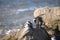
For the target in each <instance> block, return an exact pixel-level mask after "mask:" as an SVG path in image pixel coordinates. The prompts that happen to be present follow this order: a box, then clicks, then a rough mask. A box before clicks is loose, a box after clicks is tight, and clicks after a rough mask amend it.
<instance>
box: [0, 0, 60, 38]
mask: <svg viewBox="0 0 60 40" xmlns="http://www.w3.org/2000/svg"><path fill="white" fill-rule="evenodd" d="M54 6H60V0H0V38H1V37H3V36H5V35H8V34H10V33H12V32H15V31H16V30H19V29H20V28H22V27H23V25H24V23H25V22H26V21H27V20H30V21H31V22H32V23H33V19H34V16H33V13H34V10H36V9H37V8H41V7H54Z"/></svg>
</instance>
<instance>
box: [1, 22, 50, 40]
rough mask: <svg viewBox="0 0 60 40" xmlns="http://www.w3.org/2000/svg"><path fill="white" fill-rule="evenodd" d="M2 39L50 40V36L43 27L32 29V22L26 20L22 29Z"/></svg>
mask: <svg viewBox="0 0 60 40" xmlns="http://www.w3.org/2000/svg"><path fill="white" fill-rule="evenodd" d="M0 40H50V37H49V35H48V34H47V32H46V31H45V30H44V29H43V28H41V29H36V28H34V29H33V30H32V29H31V28H30V22H26V23H25V26H24V28H22V29H21V30H20V31H17V32H14V33H11V34H10V35H6V36H4V37H3V38H2V39H0Z"/></svg>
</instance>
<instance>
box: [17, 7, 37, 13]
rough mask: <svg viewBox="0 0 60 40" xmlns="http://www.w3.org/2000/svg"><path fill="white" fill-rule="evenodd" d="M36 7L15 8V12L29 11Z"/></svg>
mask: <svg viewBox="0 0 60 40" xmlns="http://www.w3.org/2000/svg"><path fill="white" fill-rule="evenodd" d="M36 8H37V7H30V8H24V9H17V12H20V11H21V12H22V11H29V10H34V9H36Z"/></svg>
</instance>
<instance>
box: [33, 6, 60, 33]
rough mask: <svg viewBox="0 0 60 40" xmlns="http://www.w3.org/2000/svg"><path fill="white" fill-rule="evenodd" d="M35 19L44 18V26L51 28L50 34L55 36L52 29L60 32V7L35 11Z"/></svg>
mask: <svg viewBox="0 0 60 40" xmlns="http://www.w3.org/2000/svg"><path fill="white" fill-rule="evenodd" d="M34 17H35V18H36V17H42V20H43V22H44V24H45V25H46V26H47V27H48V28H51V30H50V31H48V33H49V34H54V32H55V31H53V30H52V29H57V26H58V30H59V31H60V7H43V8H38V9H36V10H35V11H34Z"/></svg>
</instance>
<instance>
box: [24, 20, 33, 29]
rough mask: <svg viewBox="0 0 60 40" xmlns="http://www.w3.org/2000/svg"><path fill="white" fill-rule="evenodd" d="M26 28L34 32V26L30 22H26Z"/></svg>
mask: <svg viewBox="0 0 60 40" xmlns="http://www.w3.org/2000/svg"><path fill="white" fill-rule="evenodd" d="M24 28H26V29H28V30H33V29H34V28H33V24H32V23H31V22H30V20H28V21H26V23H25V25H24Z"/></svg>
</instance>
